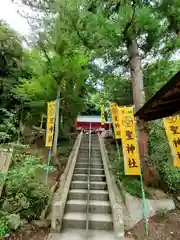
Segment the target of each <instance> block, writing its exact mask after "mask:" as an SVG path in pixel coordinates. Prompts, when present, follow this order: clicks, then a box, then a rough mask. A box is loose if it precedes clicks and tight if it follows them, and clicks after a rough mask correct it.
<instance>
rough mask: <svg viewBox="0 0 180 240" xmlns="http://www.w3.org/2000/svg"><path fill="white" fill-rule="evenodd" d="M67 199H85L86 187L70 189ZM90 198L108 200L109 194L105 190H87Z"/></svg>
mask: <svg viewBox="0 0 180 240" xmlns="http://www.w3.org/2000/svg"><path fill="white" fill-rule="evenodd" d="M68 199H69V200H71V199H77V200H81V199H82V200H86V199H87V190H86V189H70V191H69V195H68ZM89 199H90V200H99V201H100V200H102V201H108V200H109V194H108V191H107V190H90V191H89Z"/></svg>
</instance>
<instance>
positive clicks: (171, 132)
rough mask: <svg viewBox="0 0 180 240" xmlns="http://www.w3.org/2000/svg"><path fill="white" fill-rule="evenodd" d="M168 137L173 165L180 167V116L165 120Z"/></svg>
mask: <svg viewBox="0 0 180 240" xmlns="http://www.w3.org/2000/svg"><path fill="white" fill-rule="evenodd" d="M163 121H164V127H165V130H166V135H167V137H168V140H169V145H170V147H171V152H172V155H173V163H174V166H175V167H180V117H179V115H176V116H171V117H167V118H164V119H163Z"/></svg>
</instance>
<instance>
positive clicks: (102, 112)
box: [101, 105, 105, 125]
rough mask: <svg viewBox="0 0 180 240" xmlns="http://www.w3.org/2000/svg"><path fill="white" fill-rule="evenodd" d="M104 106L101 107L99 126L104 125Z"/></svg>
mask: <svg viewBox="0 0 180 240" xmlns="http://www.w3.org/2000/svg"><path fill="white" fill-rule="evenodd" d="M104 114H105V113H104V105H102V106H101V125H104V122H105V116H104Z"/></svg>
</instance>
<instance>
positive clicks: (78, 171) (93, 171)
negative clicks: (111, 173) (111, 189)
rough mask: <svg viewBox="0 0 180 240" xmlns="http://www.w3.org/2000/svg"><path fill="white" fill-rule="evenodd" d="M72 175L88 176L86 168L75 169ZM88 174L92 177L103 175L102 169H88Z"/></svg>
mask: <svg viewBox="0 0 180 240" xmlns="http://www.w3.org/2000/svg"><path fill="white" fill-rule="evenodd" d="M74 174H88V169H87V168H75V169H74ZM90 174H93V175H96V174H97V175H101V174H104V169H103V168H100V169H98V168H97V169H96V168H92V169H90Z"/></svg>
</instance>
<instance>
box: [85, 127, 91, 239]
mask: <svg viewBox="0 0 180 240" xmlns="http://www.w3.org/2000/svg"><path fill="white" fill-rule="evenodd" d="M90 161H91V123H90V125H89V157H88V188H87V212H86V236H88V229H89V195H90V194H89V191H90Z"/></svg>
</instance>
